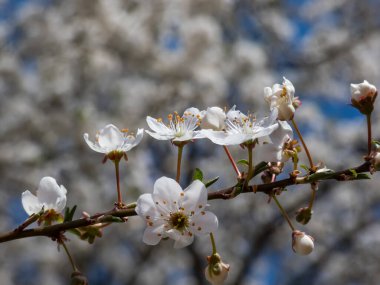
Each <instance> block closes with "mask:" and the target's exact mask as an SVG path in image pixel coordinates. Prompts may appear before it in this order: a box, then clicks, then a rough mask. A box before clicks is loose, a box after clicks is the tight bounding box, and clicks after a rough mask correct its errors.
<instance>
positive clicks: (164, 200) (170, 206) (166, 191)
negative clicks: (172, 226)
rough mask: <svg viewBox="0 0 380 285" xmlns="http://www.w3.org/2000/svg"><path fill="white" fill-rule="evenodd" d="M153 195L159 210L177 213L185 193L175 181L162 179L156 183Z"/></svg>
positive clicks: (166, 178)
mask: <svg viewBox="0 0 380 285" xmlns="http://www.w3.org/2000/svg"><path fill="white" fill-rule="evenodd" d="M152 195H153V201H154V202H155V204H156V205H157V208H159V209H160V210H162V211H166V212H175V211H177V210H178V207H179V203H180V200H181V199H182V196H183V195H184V193H183V191H182V188H181V186H180V185H179V184H178V183H177V182H176V181H175V180H174V179H171V178H168V177H161V178H159V179H157V181H156V182H155V183H154V186H153V194H152Z"/></svg>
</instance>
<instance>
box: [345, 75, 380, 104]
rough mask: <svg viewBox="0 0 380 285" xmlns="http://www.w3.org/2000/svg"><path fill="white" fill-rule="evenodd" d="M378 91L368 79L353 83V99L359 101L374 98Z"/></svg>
mask: <svg viewBox="0 0 380 285" xmlns="http://www.w3.org/2000/svg"><path fill="white" fill-rule="evenodd" d="M376 92H377V89H376V87H375V86H374V85H372V84H370V83H369V82H368V81H367V80H364V81H363V82H362V83H358V84H353V83H351V99H352V100H355V101H357V102H359V101H361V100H363V99H366V98H370V99H372V98H373V97H374V96H375V95H376Z"/></svg>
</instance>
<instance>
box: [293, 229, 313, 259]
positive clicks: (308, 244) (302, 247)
mask: <svg viewBox="0 0 380 285" xmlns="http://www.w3.org/2000/svg"><path fill="white" fill-rule="evenodd" d="M292 248H293V251H294V252H295V253H298V254H301V255H308V254H310V253H311V252H312V251H313V249H314V239H313V238H312V237H311V236H309V235H307V234H305V233H304V232H301V231H298V230H295V231H293V233H292Z"/></svg>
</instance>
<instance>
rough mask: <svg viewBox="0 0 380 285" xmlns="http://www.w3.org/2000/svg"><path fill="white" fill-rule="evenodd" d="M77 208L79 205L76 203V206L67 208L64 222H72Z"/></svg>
mask: <svg viewBox="0 0 380 285" xmlns="http://www.w3.org/2000/svg"><path fill="white" fill-rule="evenodd" d="M76 209H77V205H75V206H74V207H72V208H71V210H70V208H69V207H67V208H66V209H65V217H64V219H63V222H64V223H65V222H71V221H72V220H73V217H74V213H75V210H76Z"/></svg>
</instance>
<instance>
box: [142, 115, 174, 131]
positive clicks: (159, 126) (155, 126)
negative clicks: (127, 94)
mask: <svg viewBox="0 0 380 285" xmlns="http://www.w3.org/2000/svg"><path fill="white" fill-rule="evenodd" d="M146 122H147V124H148V126H149V128H151V129H152V131H154V132H155V133H158V134H161V135H164V134H166V135H167V134H171V133H172V130H171V129H170V128H168V127H167V126H165V124H164V123H162V122H161V121H159V120H158V119H155V118H152V117H150V116H147V117H146Z"/></svg>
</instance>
